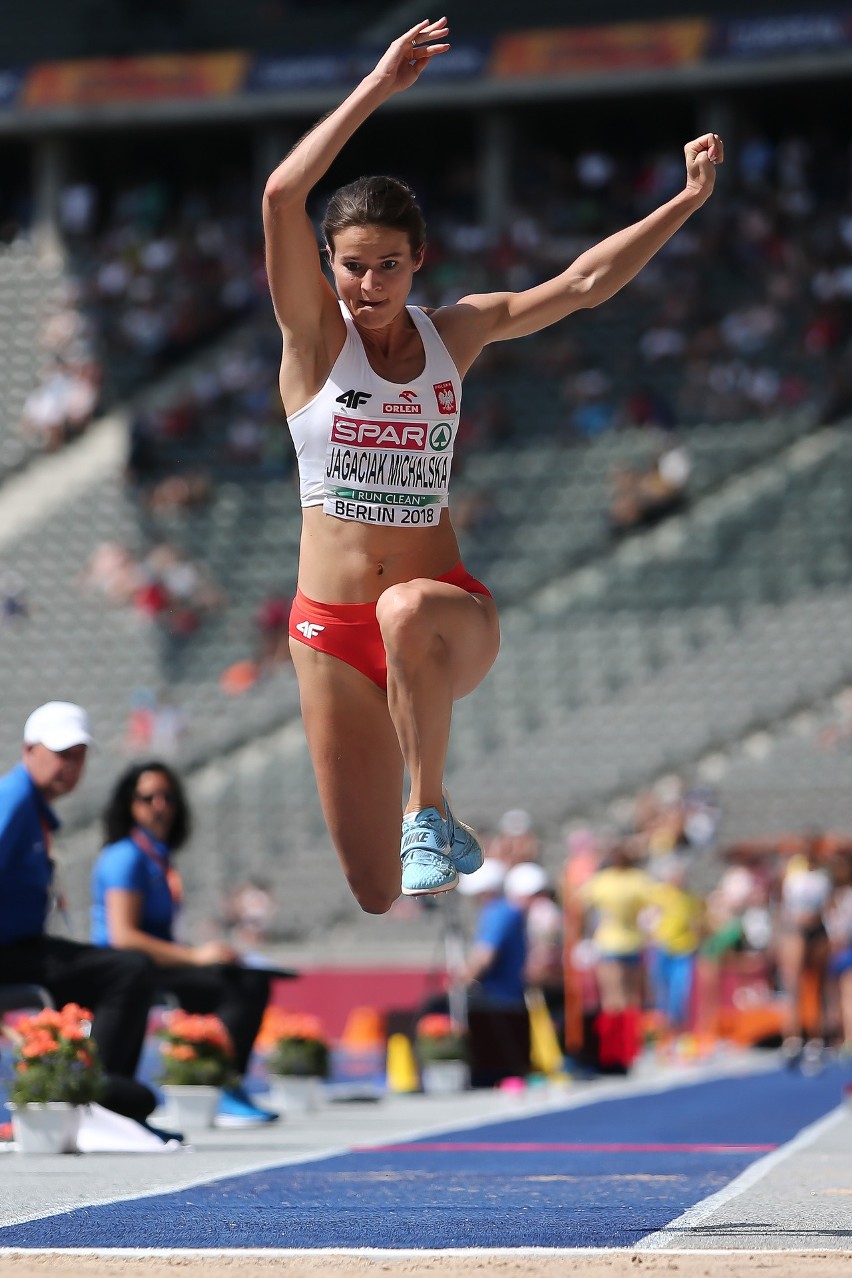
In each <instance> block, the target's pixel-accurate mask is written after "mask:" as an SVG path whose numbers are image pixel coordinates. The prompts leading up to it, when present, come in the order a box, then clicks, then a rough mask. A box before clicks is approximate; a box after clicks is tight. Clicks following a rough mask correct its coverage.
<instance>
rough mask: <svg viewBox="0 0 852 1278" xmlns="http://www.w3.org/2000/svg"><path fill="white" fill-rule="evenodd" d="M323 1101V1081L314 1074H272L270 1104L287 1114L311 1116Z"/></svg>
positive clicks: (270, 1078)
mask: <svg viewBox="0 0 852 1278" xmlns="http://www.w3.org/2000/svg"><path fill="white" fill-rule="evenodd" d="M321 1101H322V1079H321V1078H318V1077H316V1076H315V1075H313V1074H270V1075H269V1102H270V1104H271V1106H272V1108H273V1109H278V1110H283V1111H284V1113H285V1114H309V1113H312V1112H313V1111H314V1110H317V1109H319V1107H320V1103H321Z"/></svg>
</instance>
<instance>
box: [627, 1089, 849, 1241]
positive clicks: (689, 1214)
mask: <svg viewBox="0 0 852 1278" xmlns="http://www.w3.org/2000/svg"><path fill="white" fill-rule="evenodd" d="M845 1113H846V1110H845V1108H844V1106H842V1105H841V1106H839V1107H838V1108H837V1109H834V1110H832V1111H831V1113H830V1114H825V1115H824V1116H823V1117H822V1118H818V1119H817V1120H816V1122H814V1123H811V1124H810V1126H809V1127H804V1128H803V1129H802V1130H801V1131H800V1132H799V1134H798V1135H797V1136H794V1137H793V1139H792V1140H790V1141H788V1142H787V1144H786V1145H782V1146H781V1148H780V1149H775V1150H773V1151H772V1153H771V1154H766V1155H765V1156H764V1157H763V1158H760V1159H758V1160H757V1162H756V1163H752V1164H751V1165H750V1166H749V1167H747V1168H746V1169H745V1171H744V1172H742V1173H741V1174H740V1175H739V1176H737V1177H736V1179H735V1180H732V1181H731V1182H730V1183H729V1184H727V1185H725V1187H724V1188H723V1189H720V1190H718V1191H717V1192H716V1193H715V1194H711V1195H710V1197H709V1198H705V1199H704V1200H703V1202H700V1203H696V1205H695V1206H694V1207H690V1208H689V1209H688V1210H687V1211H685V1212H684V1213H683V1215H682V1216H678V1218H677V1220H672V1221H670V1222H669V1224H668V1225H666V1227H665V1229H658V1230H657V1231H656V1233H653V1234H648V1236H647V1237H646V1238H643V1239H641V1240H640V1241H639V1242H638V1243H636V1245H635V1247H634V1248H633V1250H634V1251H661V1250H667V1249H671V1248H673V1247H674V1245H675V1244H676V1242H677V1239H678V1236H679V1235H680V1234H681V1233H682V1231H683V1230H684V1229H691V1228H694V1227H695V1226H696V1225H700V1224H702V1223H703V1222H704V1221H705V1220H707V1218H708V1217H709V1216H712V1215H713V1213H714V1212H715V1211H717V1210H718V1208H720V1207H724V1205H725V1203H729V1202H730V1201H731V1200H732V1199H734V1198H738V1197H739V1195H740V1194H743V1193H745V1191H746V1190H747V1189H751V1188H752V1186H753V1185H756V1184H757V1183H758V1181H761V1180H763V1178H764V1176H767V1175H768V1174H769V1172H771V1171H772V1169H773V1168H774V1167H777V1166H778V1164H779V1163H783V1162H786V1160H787V1159H788V1158H790V1157H792V1155H794V1154H797V1153H799V1152H800V1151H801V1150H803V1149H807V1147H808V1146H809V1145H812V1144H813V1143H814V1141H815V1140H817V1139H818V1137H820V1136H821V1135H822V1134H823V1132H826V1131H829V1130H830V1129H831V1128H832V1127H835V1126H836V1125H837V1124H838V1123H839V1122H840V1121H841V1119H842V1118H843V1117H844V1116H845ZM679 1254H680V1253H679ZM761 1254H763V1253H762V1251H761Z"/></svg>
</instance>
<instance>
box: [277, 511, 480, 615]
mask: <svg viewBox="0 0 852 1278" xmlns="http://www.w3.org/2000/svg"><path fill="white" fill-rule="evenodd" d="M302 516H303V522H302V541H301V548H300V552H299V588H300V589H301V591H302V593H303V594H305V595H307V597H308V598H309V599H313V600H315V602H316V603H371V602H372V601H374V600H376V599H378V597H379V595H380V594H382V592H383V591H385V590H387V588H388V586H395V585H397V584H398V583H399V582H401V581H412V580H413V579H414V578H416V577H432V578H436V577H441V576H443V575H444V573H447V572H450V570H451V569H453V568H455V566H456V564H457V563H458V562H459V558H460V555H459V544H458V541H457V540H456V534H455V530H454V529H453V525H452V523H451V522H450V515H449V511H448V510H447V509H446V508H445V509H444V510H442V511H441V520H440V523H439V524H438V526H437V528H428V529H427V528H422V529H420V528H375V527H372V526H371V525H369V524H361V523H357V522H356V521H355V520H351V519H335V518H334V516H333V515H327V514H326V513H325V512H324V511H323V509H322V507H321V506H306V507H305V509H304V510H303V511H302Z"/></svg>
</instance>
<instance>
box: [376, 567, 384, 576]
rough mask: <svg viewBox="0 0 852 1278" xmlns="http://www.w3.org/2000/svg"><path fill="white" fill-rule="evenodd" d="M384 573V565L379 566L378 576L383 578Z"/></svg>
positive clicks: (377, 569)
mask: <svg viewBox="0 0 852 1278" xmlns="http://www.w3.org/2000/svg"><path fill="white" fill-rule="evenodd" d="M384 571H385V566H384V564H379V565H378V567H377V568H376V575H377V576H378V577H381V576H382V575H383V573H384Z"/></svg>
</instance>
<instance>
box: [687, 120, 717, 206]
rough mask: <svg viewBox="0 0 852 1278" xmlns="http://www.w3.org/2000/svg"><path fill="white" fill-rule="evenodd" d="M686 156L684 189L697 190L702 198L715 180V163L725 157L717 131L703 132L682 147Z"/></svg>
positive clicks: (711, 188)
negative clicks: (700, 135)
mask: <svg viewBox="0 0 852 1278" xmlns="http://www.w3.org/2000/svg"><path fill="white" fill-rule="evenodd" d="M683 153H684V155H685V156H686V189H687V190H688V191H696V192H698V193H699V194H700V195H701V196H702V197H703V198H704V199H706V198H707V196H708V195H710V193H711V192H712V190H713V187H714V185H715V182H716V165H717V164H721V163H722V162H723V160H724V158H725V147H724V143H723V142H722V139H721V138H720V137H719V134H718V133H705V134H703V136H702V137H700V138H696V139H695V141H694V142H687V144H686V146H685V147H684V148H683Z"/></svg>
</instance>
